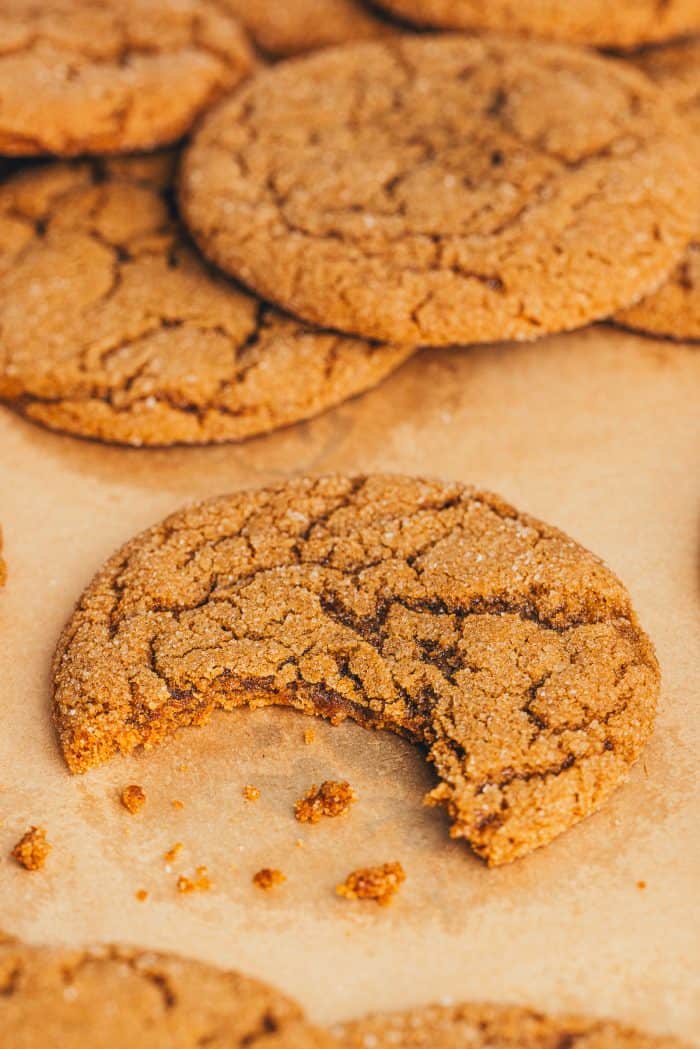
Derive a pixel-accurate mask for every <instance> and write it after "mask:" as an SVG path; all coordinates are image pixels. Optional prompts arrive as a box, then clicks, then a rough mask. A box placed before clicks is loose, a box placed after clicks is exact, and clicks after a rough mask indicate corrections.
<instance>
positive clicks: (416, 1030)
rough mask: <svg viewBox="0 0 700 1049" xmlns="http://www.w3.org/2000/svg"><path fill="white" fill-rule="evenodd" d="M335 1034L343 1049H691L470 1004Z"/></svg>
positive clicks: (595, 1023)
mask: <svg viewBox="0 0 700 1049" xmlns="http://www.w3.org/2000/svg"><path fill="white" fill-rule="evenodd" d="M333 1033H334V1034H335V1035H336V1037H337V1038H338V1040H339V1041H340V1042H341V1043H342V1044H343V1045H344V1047H345V1049H367V1047H368V1046H372V1047H374V1049H466V1047H467V1046H468V1047H469V1049H564V1047H567V1049H568V1047H570V1046H574V1045H575V1046H576V1049H690V1047H689V1046H684V1045H683V1043H681V1042H680V1041H678V1039H676V1038H663V1037H656V1036H654V1035H645V1034H642V1033H641V1032H640V1031H637V1030H633V1029H632V1028H631V1027H627V1026H625V1025H623V1024H618V1023H615V1022H614V1021H612V1020H594V1019H585V1018H583V1017H576V1016H547V1015H545V1014H544V1013H540V1012H535V1011H534V1010H533V1009H521V1008H517V1007H516V1006H511V1005H485V1004H476V1003H467V1002H464V1003H462V1004H460V1005H430V1006H425V1007H424V1008H422V1009H410V1010H407V1011H406V1012H397V1013H387V1014H384V1015H377V1016H368V1017H367V1018H366V1019H364V1020H357V1021H354V1022H350V1023H346V1024H342V1025H339V1026H337V1027H335V1028H333Z"/></svg>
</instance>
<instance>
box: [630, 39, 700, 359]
mask: <svg viewBox="0 0 700 1049" xmlns="http://www.w3.org/2000/svg"><path fill="white" fill-rule="evenodd" d="M637 65H639V66H640V68H641V69H643V70H644V72H645V73H647V74H648V75H649V76H651V77H652V79H653V80H655V81H656V83H657V84H658V85H659V86H660V87H661V88H662V89H663V91H664V93H665V94H666V95H667V96H668V97H669V98H670V99H672V100H673V101H674V102H675V104H676V106H677V107H678V109H679V111H680V113H681V115H682V116H683V118H684V119H685V120H686V121H687V122H688V125H689V127H690V128H691V130H692V133H693V135H694V136H695V140H696V148H697V160H696V169H695V179H696V181H697V182H700V39H696V40H691V41H686V42H684V43H680V44H674V45H669V46H667V47H658V48H653V49H652V50H649V51H647V52H645V53H644V54H643V55H642V56H640V58H639V59H638V60H637ZM615 320H617V321H618V322H619V323H620V324H624V325H625V326H626V327H628V328H635V329H637V330H638V331H643V332H649V333H650V334H652V335H665V336H669V337H670V338H675V339H700V224H696V227H695V236H694V237H693V240H692V241H691V243H690V245H689V246H688V248H687V250H686V252H685V255H684V256H683V258H682V259H681V261H680V262H679V263H678V265H677V266H676V268H675V270H674V271H673V273H672V274H671V277H670V278H669V280H667V281H666V282H665V283H664V284H662V286H661V287H660V288H659V290H658V291H657V292H655V293H654V294H653V295H649V296H647V298H645V299H643V300H642V301H641V302H640V303H639V304H638V305H637V306H632V307H631V308H630V309H627V310H623V311H622V312H621V313H618V314H617V316H616V318H615Z"/></svg>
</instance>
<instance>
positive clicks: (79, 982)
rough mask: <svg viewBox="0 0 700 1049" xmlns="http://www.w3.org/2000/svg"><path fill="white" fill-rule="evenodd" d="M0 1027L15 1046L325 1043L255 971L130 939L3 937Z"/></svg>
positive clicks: (186, 1047)
mask: <svg viewBox="0 0 700 1049" xmlns="http://www.w3.org/2000/svg"><path fill="white" fill-rule="evenodd" d="M0 1028H1V1029H2V1032H3V1039H6V1040H7V1041H6V1042H4V1044H6V1045H7V1046H8V1049H9V1047H10V1046H12V1049H36V1047H37V1046H42V1047H43V1049H58V1047H59V1046H60V1049H85V1046H86V1045H95V1046H98V1045H99V1047H100V1049H122V1047H123V1046H126V1045H128V1046H130V1047H133V1049H197V1047H201V1046H205V1045H206V1046H207V1047H211V1049H235V1047H240V1049H243V1047H245V1046H251V1045H253V1046H256V1047H257V1049H331V1047H332V1046H333V1045H334V1042H333V1040H332V1038H331V1037H330V1035H326V1034H325V1033H324V1032H322V1031H319V1030H316V1029H315V1028H313V1027H312V1026H311V1025H310V1024H307V1023H306V1022H305V1020H304V1019H303V1016H302V1014H301V1011H300V1009H299V1008H298V1007H297V1006H296V1004H294V1003H293V1002H291V1001H289V999H287V998H286V997H285V996H284V995H282V994H280V993H279V992H278V991H276V990H274V989H273V988H271V987H268V986H266V985H265V984H262V983H260V982H259V981H258V980H253V979H249V978H247V977H245V976H241V975H239V974H238V973H235V972H226V971H224V970H221V969H216V968H214V967H213V966H210V965H204V964H202V963H200V962H195V961H190V960H187V959H184V958H179V957H177V956H175V955H168V954H158V953H156V952H154V951H141V950H138V949H135V948H128V947H117V946H107V947H95V948H86V949H75V950H69V949H59V948H56V949H51V948H46V947H28V946H25V945H24V944H20V943H16V942H12V941H10V942H9V943H5V944H3V945H2V946H0Z"/></svg>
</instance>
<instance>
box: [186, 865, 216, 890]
mask: <svg viewBox="0 0 700 1049" xmlns="http://www.w3.org/2000/svg"><path fill="white" fill-rule="evenodd" d="M211 887H212V881H211V878H210V877H209V873H208V870H207V868H206V867H203V866H200V867H197V869H196V871H195V876H194V878H189V877H187V875H186V874H181V875H180V877H179V878H178V879H177V891H178V892H182V893H186V894H187V893H191V892H208V891H209V889H211Z"/></svg>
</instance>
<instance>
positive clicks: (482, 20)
mask: <svg viewBox="0 0 700 1049" xmlns="http://www.w3.org/2000/svg"><path fill="white" fill-rule="evenodd" d="M376 2H377V3H378V5H379V6H381V7H384V8H386V10H388V11H391V12H393V14H396V15H400V16H402V17H403V18H407V19H409V20H411V21H414V22H417V23H418V24H419V25H426V26H437V27H441V28H443V29H478V30H484V29H496V30H502V31H503V32H506V33H518V34H523V35H525V36H534V37H542V38H544V39H547V38H549V39H552V40H563V41H568V42H571V43H577V44H590V45H593V46H595V47H619V48H634V47H640V46H641V45H642V44H646V43H651V42H653V41H658V40H669V39H670V38H671V37H674V36H681V35H683V34H685V33H691V32H693V30H696V29H700V8H698V4H697V3H696V0H663V2H662V3H659V2H658V0H615V2H614V3H607V2H606V0H575V2H573V3H572V2H571V0H545V2H543V0H488V3H484V0H376Z"/></svg>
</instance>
